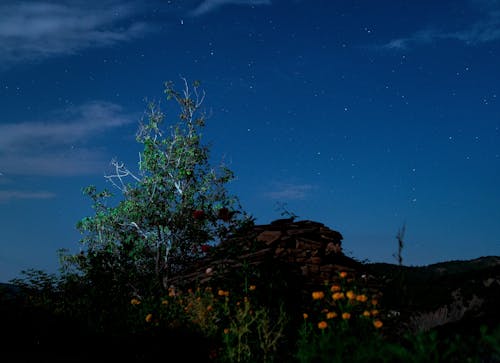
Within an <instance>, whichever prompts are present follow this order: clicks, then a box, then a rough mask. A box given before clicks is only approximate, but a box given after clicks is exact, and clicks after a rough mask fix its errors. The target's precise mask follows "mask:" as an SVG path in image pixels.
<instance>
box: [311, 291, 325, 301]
mask: <svg viewBox="0 0 500 363" xmlns="http://www.w3.org/2000/svg"><path fill="white" fill-rule="evenodd" d="M324 297H325V293H324V292H323V291H314V292H313V293H312V298H313V300H321V299H323V298H324Z"/></svg>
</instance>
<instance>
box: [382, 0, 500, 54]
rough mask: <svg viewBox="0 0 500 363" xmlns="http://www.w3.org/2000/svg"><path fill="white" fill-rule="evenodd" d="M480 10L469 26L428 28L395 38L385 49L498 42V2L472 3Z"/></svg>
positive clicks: (499, 21) (499, 31) (499, 7)
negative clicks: (450, 29) (422, 45)
mask: <svg viewBox="0 0 500 363" xmlns="http://www.w3.org/2000/svg"><path fill="white" fill-rule="evenodd" d="M472 3H473V4H474V5H477V6H478V7H479V5H481V6H480V8H479V9H478V10H479V12H480V13H481V18H480V19H479V20H477V21H476V22H473V23H471V24H470V25H469V26H466V27H463V28H462V29H458V30H453V31H449V30H443V29H436V28H428V29H424V30H419V31H417V32H415V33H414V34H412V35H410V36H408V37H403V38H397V39H393V40H391V41H389V42H388V43H386V44H384V45H383V46H382V47H383V48H386V49H402V50H404V49H408V48H411V47H412V46H415V45H419V44H429V43H432V42H435V41H440V40H456V41H460V42H463V43H465V44H467V45H477V44H482V43H487V42H492V41H496V40H500V2H499V1H487V2H486V1H482V0H481V1H479V0H475V1H472Z"/></svg>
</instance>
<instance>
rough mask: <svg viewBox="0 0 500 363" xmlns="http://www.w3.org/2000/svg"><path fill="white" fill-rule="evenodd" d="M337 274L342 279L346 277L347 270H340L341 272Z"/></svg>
mask: <svg viewBox="0 0 500 363" xmlns="http://www.w3.org/2000/svg"><path fill="white" fill-rule="evenodd" d="M339 276H340V278H341V279H344V278H346V277H347V272H345V271H342V272H341V273H340V274H339Z"/></svg>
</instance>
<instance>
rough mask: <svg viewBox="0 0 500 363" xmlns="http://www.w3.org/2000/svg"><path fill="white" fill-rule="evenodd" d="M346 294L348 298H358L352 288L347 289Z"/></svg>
mask: <svg viewBox="0 0 500 363" xmlns="http://www.w3.org/2000/svg"><path fill="white" fill-rule="evenodd" d="M345 295H346V296H347V298H348V299H349V300H354V299H356V294H355V293H354V291H352V290H349V291H347V292H346V293H345Z"/></svg>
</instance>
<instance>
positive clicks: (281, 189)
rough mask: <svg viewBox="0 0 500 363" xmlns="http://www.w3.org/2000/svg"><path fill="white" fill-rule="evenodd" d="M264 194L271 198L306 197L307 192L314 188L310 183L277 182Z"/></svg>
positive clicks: (289, 198) (290, 198)
mask: <svg viewBox="0 0 500 363" xmlns="http://www.w3.org/2000/svg"><path fill="white" fill-rule="evenodd" d="M270 189H272V190H271V191H267V192H265V193H264V195H265V196H266V197H268V198H271V199H279V200H292V199H305V198H306V196H307V193H308V192H309V191H310V190H312V189H314V186H313V185H310V184H291V183H275V185H274V187H272V188H270Z"/></svg>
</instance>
